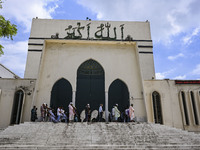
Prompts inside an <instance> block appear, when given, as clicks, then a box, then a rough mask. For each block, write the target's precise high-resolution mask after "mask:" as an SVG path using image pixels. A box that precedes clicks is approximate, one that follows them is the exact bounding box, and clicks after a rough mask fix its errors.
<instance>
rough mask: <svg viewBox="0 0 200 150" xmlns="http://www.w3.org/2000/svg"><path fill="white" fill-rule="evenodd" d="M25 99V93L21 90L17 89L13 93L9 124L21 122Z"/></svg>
mask: <svg viewBox="0 0 200 150" xmlns="http://www.w3.org/2000/svg"><path fill="white" fill-rule="evenodd" d="M25 97H26V93H25V91H24V90H23V89H22V88H18V89H17V90H16V91H15V94H14V100H13V106H12V114H11V121H10V124H19V123H21V122H22V115H23V108H24V102H25Z"/></svg>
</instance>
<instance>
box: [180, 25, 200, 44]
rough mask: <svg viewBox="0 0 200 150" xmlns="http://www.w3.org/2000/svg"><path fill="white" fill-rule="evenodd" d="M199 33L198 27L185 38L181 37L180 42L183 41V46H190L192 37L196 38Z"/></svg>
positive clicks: (199, 28)
mask: <svg viewBox="0 0 200 150" xmlns="http://www.w3.org/2000/svg"><path fill="white" fill-rule="evenodd" d="M199 32H200V27H197V28H195V29H194V30H193V32H192V33H191V34H188V35H187V36H185V37H183V39H182V40H183V42H184V44H188V45H189V44H191V43H192V38H193V37H194V36H197V35H198V33H199Z"/></svg>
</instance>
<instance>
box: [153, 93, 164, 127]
mask: <svg viewBox="0 0 200 150" xmlns="http://www.w3.org/2000/svg"><path fill="white" fill-rule="evenodd" d="M152 100H153V112H154V122H155V123H160V124H163V117H162V106H161V99H160V94H159V93H158V92H157V91H154V92H153V93H152Z"/></svg>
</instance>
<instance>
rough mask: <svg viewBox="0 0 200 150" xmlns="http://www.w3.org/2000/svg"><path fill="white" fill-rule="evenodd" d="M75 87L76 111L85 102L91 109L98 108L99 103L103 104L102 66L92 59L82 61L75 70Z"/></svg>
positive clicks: (79, 109)
mask: <svg viewBox="0 0 200 150" xmlns="http://www.w3.org/2000/svg"><path fill="white" fill-rule="evenodd" d="M76 88H77V89H76V108H77V110H78V112H79V113H81V112H82V111H83V110H84V109H85V106H86V105H87V104H90V107H91V110H98V107H99V105H100V104H105V79H104V70H103V67H102V66H101V65H100V64H99V63H98V62H97V61H95V60H93V59H89V60H87V61H85V62H84V63H82V64H81V65H80V67H79V68H78V70H77V86H76ZM104 106H105V105H104Z"/></svg>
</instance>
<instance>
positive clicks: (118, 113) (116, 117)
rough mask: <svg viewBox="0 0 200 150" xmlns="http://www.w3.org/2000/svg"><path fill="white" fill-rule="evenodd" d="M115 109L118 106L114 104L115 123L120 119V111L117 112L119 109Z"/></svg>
mask: <svg viewBox="0 0 200 150" xmlns="http://www.w3.org/2000/svg"><path fill="white" fill-rule="evenodd" d="M117 107H118V104H116V105H115V106H114V112H115V113H114V114H115V121H118V118H119V117H120V111H119V109H118V108H117Z"/></svg>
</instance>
